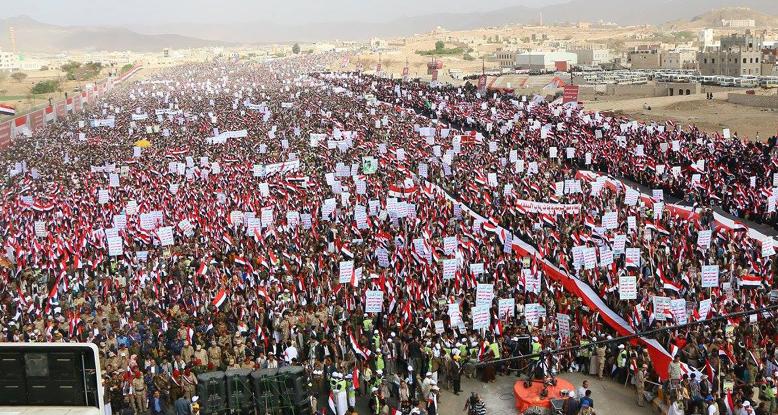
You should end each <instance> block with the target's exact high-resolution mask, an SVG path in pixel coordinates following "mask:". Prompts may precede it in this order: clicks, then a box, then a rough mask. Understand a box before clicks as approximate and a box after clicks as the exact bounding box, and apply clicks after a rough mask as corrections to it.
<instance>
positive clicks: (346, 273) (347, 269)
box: [338, 261, 354, 284]
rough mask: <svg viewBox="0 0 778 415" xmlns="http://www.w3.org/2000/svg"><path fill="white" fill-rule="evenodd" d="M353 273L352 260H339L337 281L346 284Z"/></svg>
mask: <svg viewBox="0 0 778 415" xmlns="http://www.w3.org/2000/svg"><path fill="white" fill-rule="evenodd" d="M353 274H354V261H341V262H340V273H339V275H338V277H339V278H338V282H340V283H341V284H348V283H350V282H351V277H352V276H353Z"/></svg>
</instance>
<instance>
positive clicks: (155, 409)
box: [149, 390, 165, 415]
mask: <svg viewBox="0 0 778 415" xmlns="http://www.w3.org/2000/svg"><path fill="white" fill-rule="evenodd" d="M149 412H150V413H151V414H152V415H162V414H164V413H165V405H164V404H163V403H162V398H161V397H160V396H159V391H158V390H156V391H154V395H153V396H152V397H151V398H149Z"/></svg>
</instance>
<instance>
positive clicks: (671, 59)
mask: <svg viewBox="0 0 778 415" xmlns="http://www.w3.org/2000/svg"><path fill="white" fill-rule="evenodd" d="M660 56H661V62H662V68H664V69H697V52H696V51H693V50H665V51H662V53H661V54H660Z"/></svg>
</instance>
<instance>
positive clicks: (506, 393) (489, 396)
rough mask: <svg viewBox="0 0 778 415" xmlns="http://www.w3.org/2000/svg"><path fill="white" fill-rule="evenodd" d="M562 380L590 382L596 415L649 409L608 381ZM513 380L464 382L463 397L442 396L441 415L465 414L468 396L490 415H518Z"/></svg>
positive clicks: (645, 413)
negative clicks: (477, 399)
mask: <svg viewBox="0 0 778 415" xmlns="http://www.w3.org/2000/svg"><path fill="white" fill-rule="evenodd" d="M561 378H563V379H565V380H566V381H568V382H570V383H572V384H573V385H574V386H575V387H576V388H577V387H579V386H581V383H582V382H583V380H584V379H588V380H589V388H590V389H591V390H592V396H593V398H594V406H595V409H596V412H597V415H624V414H630V415H633V414H634V415H649V414H651V413H652V412H651V408H650V407H649V406H646V407H644V408H640V407H638V406H637V405H636V404H635V390H634V389H630V388H625V387H624V386H622V385H619V384H617V383H616V382H612V381H610V380H598V379H597V378H592V377H589V376H583V375H581V374H579V373H564V374H562V375H561ZM516 380H517V379H516V378H515V377H513V376H500V377H498V378H497V382H495V383H490V384H485V383H482V382H479V381H477V380H473V379H468V380H467V381H463V385H462V387H463V389H464V390H465V393H461V394H459V396H456V395H453V394H451V393H449V392H448V391H443V392H442V395H441V402H440V409H441V412H440V413H441V414H464V412H463V410H462V408H464V406H465V400H466V399H467V397H468V396H470V392H477V393H478V394H479V395H481V398H482V399H484V401H485V402H486V406H487V409H488V410H489V411H488V413H489V414H490V415H509V414H510V415H515V414H517V411H516V407H515V401H514V399H513V385H514V384H515V383H516Z"/></svg>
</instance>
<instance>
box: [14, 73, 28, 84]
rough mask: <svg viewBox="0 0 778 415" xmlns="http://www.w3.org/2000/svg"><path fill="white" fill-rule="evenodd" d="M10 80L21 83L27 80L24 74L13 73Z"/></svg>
mask: <svg viewBox="0 0 778 415" xmlns="http://www.w3.org/2000/svg"><path fill="white" fill-rule="evenodd" d="M11 78H13V79H14V81H16V82H19V83H21V82H22V81H24V80H25V79H27V74H26V73H24V72H14V73H12V74H11Z"/></svg>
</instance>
